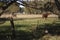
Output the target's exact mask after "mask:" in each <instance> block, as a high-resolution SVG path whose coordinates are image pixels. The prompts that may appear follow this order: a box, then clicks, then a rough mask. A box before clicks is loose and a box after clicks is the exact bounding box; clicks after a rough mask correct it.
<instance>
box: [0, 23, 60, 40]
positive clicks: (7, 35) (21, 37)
mask: <svg viewBox="0 0 60 40" xmlns="http://www.w3.org/2000/svg"><path fill="white" fill-rule="evenodd" d="M15 26H18V27H22V26H24V27H26V26H27V25H15ZM4 27H5V26H4ZM8 30H9V31H8ZM45 30H48V33H49V34H51V35H60V24H59V23H53V24H43V25H38V26H37V27H36V29H35V30H32V32H29V31H24V30H19V31H17V30H15V40H33V39H34V40H39V39H41V38H42V37H43V36H44V35H46V33H45ZM9 39H10V40H12V39H13V38H12V31H11V29H10V27H9V28H8V26H6V28H5V30H4V31H0V40H9Z"/></svg>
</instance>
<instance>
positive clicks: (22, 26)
mask: <svg viewBox="0 0 60 40" xmlns="http://www.w3.org/2000/svg"><path fill="white" fill-rule="evenodd" d="M56 21H58V19H57V18H47V19H43V18H37V19H23V20H15V21H14V25H15V29H16V30H26V31H30V30H31V29H34V28H36V27H37V25H42V24H45V23H47V24H52V23H54V22H56ZM10 25H11V24H10V22H9V21H6V22H5V23H4V24H0V29H1V28H2V29H3V28H5V27H10Z"/></svg>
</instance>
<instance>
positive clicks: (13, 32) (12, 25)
mask: <svg viewBox="0 0 60 40" xmlns="http://www.w3.org/2000/svg"><path fill="white" fill-rule="evenodd" d="M10 23H11V30H12V39H13V40H15V27H14V22H13V18H11V19H10Z"/></svg>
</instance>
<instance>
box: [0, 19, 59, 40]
mask: <svg viewBox="0 0 60 40" xmlns="http://www.w3.org/2000/svg"><path fill="white" fill-rule="evenodd" d="M59 21H60V20H58V18H47V19H43V18H35V19H22V20H16V19H14V26H15V31H16V35H18V36H16V40H43V39H44V38H46V36H49V35H45V36H43V37H42V35H43V34H44V30H42V31H40V29H39V28H40V27H43V26H40V25H45V24H47V27H50V26H52V24H56V23H57V24H59V26H60V22H59ZM49 25H50V26H49ZM45 26H46V25H45ZM52 27H53V26H52ZM1 32H2V33H3V34H6V33H9V32H11V24H10V22H9V21H6V22H5V23H3V24H0V34H1ZM17 32H18V33H17ZM1 35H2V34H1ZM40 36H41V37H42V38H40ZM50 37H51V38H50V39H51V40H53V39H54V40H56V38H57V36H56V35H54V36H50ZM58 40H60V36H58Z"/></svg>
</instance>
